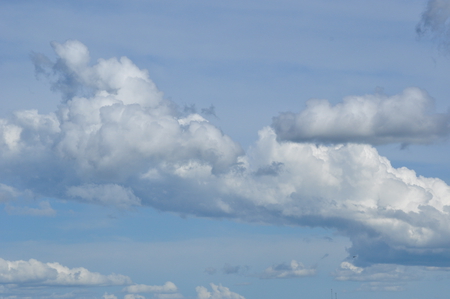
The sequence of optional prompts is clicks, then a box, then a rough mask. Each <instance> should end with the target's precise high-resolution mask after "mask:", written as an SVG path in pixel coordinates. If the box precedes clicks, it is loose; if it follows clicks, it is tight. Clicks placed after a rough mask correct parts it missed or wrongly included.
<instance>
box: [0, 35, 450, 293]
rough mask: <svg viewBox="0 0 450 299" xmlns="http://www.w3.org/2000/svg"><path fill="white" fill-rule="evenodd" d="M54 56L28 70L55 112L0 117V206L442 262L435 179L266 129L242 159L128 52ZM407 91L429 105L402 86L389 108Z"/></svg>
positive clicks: (372, 155)
mask: <svg viewBox="0 0 450 299" xmlns="http://www.w3.org/2000/svg"><path fill="white" fill-rule="evenodd" d="M53 47H54V49H55V51H56V53H57V55H58V57H59V58H58V60H57V61H56V62H52V61H50V60H49V59H47V58H46V57H44V56H42V55H39V54H35V56H34V62H35V64H36V70H37V71H38V73H40V74H42V75H44V76H46V77H48V78H49V80H50V81H51V82H52V88H53V89H55V90H58V91H60V92H61V93H62V94H63V102H62V103H61V105H60V106H59V107H58V109H57V110H56V112H55V113H51V114H46V115H43V114H39V113H38V112H37V111H36V110H27V111H18V112H16V113H14V115H13V116H12V117H11V118H9V119H2V120H1V121H0V146H1V156H0V165H1V167H0V183H1V184H2V185H1V186H2V190H4V192H6V193H7V194H6V195H5V196H4V197H3V198H5V199H4V200H7V199H8V198H12V197H13V196H14V195H15V196H19V197H20V196H21V194H25V193H27V192H28V193H32V194H33V196H38V197H39V196H40V197H53V198H57V199H65V200H76V201H81V202H86V203H93V204H100V205H106V206H115V207H117V208H120V209H128V208H132V207H138V206H140V205H146V206H152V207H154V208H156V209H159V210H163V211H173V212H178V213H180V214H190V215H194V216H199V217H210V218H228V219H238V220H243V221H248V222H259V223H268V224H289V225H300V226H311V227H314V226H319V227H327V228H333V229H336V230H338V231H340V232H341V233H342V234H344V235H346V236H348V237H349V238H350V240H351V241H352V243H353V246H352V247H351V248H349V249H348V251H349V253H350V255H358V259H357V260H355V261H354V263H355V266H364V265H367V264H371V263H397V264H404V265H427V266H448V263H447V264H445V262H443V261H448V260H449V259H448V257H449V256H450V242H448V241H447V240H450V238H449V237H450V225H449V220H448V219H449V217H448V211H449V205H450V189H449V186H448V185H447V184H446V183H445V182H443V181H442V180H440V179H438V178H425V177H421V176H417V175H416V174H415V172H414V171H412V170H410V169H407V168H394V167H392V166H391V164H390V162H389V160H388V159H386V158H385V157H382V156H380V155H379V154H378V152H377V150H376V149H375V148H374V147H372V146H371V145H369V144H355V143H345V144H337V145H328V146H327V145H320V144H317V145H316V144H313V143H298V142H292V141H280V136H279V135H277V131H276V129H273V128H271V127H265V128H263V129H261V130H260V131H259V139H258V140H257V141H256V142H255V144H254V145H253V146H252V147H251V148H250V149H249V150H248V151H247V152H244V151H243V150H242V148H241V147H240V146H239V144H237V143H236V142H234V141H233V140H232V139H231V138H230V137H229V136H227V135H224V134H223V133H222V132H221V131H220V130H219V129H218V128H216V127H214V126H213V125H212V124H210V123H209V122H208V121H207V120H206V119H205V118H203V117H201V116H200V115H198V114H195V113H186V112H185V113H183V112H181V111H180V110H179V109H178V108H177V106H176V105H175V104H174V103H173V102H171V101H169V100H167V99H164V97H163V94H162V93H161V92H160V91H159V90H158V89H157V88H156V86H155V84H154V83H153V82H152V81H151V80H150V79H149V77H148V74H147V72H146V71H144V70H140V69H138V68H137V67H136V66H135V65H134V64H133V63H132V62H131V61H130V60H129V59H127V58H126V57H122V58H120V59H116V58H112V59H109V60H104V59H100V60H99V61H98V62H97V63H96V64H94V65H90V64H89V51H88V49H87V47H86V46H84V45H83V44H82V43H80V42H78V41H74V40H70V41H67V42H65V43H63V44H58V43H53ZM410 92H413V93H415V94H416V95H419V96H424V97H425V96H426V95H425V94H424V93H423V92H421V91H420V90H418V89H408V90H407V91H405V93H404V94H402V95H398V96H395V97H393V98H389V99H387V100H392V99H394V98H396V97H397V98H402V97H403V96H404V95H405V94H408V93H410ZM425 104H426V103H425ZM424 107H428V106H427V105H424ZM418 109H419V108H418ZM344 110H345V109H344ZM344 110H343V111H344ZM402 111H409V110H408V109H399V110H398V113H401V112H402ZM415 111H416V110H415ZM416 112H418V113H420V112H421V110H420V109H419V110H417V111H416ZM335 113H336V115H338V114H339V113H340V112H339V111H338V112H335ZM424 115H425V114H424ZM406 116H408V115H406ZM439 117H440V116H439ZM439 117H438V118H439ZM432 119H434V116H432ZM439 119H440V118H439ZM401 134H402V133H401V132H400V133H399V135H401ZM400 137H401V136H400ZM400 137H399V138H400ZM13 178H14V179H13ZM7 191H8V192H7ZM28 193H27V194H28ZM435 249H436V250H435ZM437 249H439V250H437ZM438 261H439V262H438ZM202 292H203V291H202Z"/></svg>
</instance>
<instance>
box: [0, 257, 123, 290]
mask: <svg viewBox="0 0 450 299" xmlns="http://www.w3.org/2000/svg"><path fill="white" fill-rule="evenodd" d="M0 283H1V284H19V285H28V286H42V285H57V286H110V285H127V284H131V279H130V278H129V277H127V276H124V275H119V274H110V275H107V276H106V275H102V274H100V273H96V272H90V271H89V270H87V269H85V268H73V269H70V268H68V267H65V266H63V265H61V264H59V263H42V262H40V261H37V260H34V259H30V260H29V261H22V260H19V261H7V260H4V259H1V258H0Z"/></svg>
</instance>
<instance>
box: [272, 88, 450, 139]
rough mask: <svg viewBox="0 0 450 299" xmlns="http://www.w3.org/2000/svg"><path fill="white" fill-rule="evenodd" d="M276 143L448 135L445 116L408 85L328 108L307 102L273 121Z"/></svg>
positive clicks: (449, 120) (319, 102)
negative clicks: (396, 91) (394, 92)
mask: <svg viewBox="0 0 450 299" xmlns="http://www.w3.org/2000/svg"><path fill="white" fill-rule="evenodd" d="M272 126H273V128H274V129H275V132H276V133H277V137H278V139H279V140H281V141H294V142H314V143H323V144H339V143H366V144H373V145H378V144H388V143H401V144H425V143H432V142H434V141H437V140H439V139H442V138H445V137H447V136H448V134H449V133H450V114H449V113H445V114H443V113H436V112H434V101H433V99H432V98H431V97H430V96H429V95H428V94H427V93H426V92H425V91H423V90H420V89H418V88H408V89H405V90H404V91H403V93H401V94H399V95H395V96H391V97H388V96H385V95H381V94H375V95H365V96H353V97H347V98H345V99H344V101H343V102H342V103H339V104H337V105H334V106H332V105H331V104H330V102H328V101H327V100H309V101H308V102H307V103H306V108H305V109H304V110H302V111H301V112H299V113H292V112H286V113H281V114H280V115H279V116H277V117H275V118H274V119H273V123H272Z"/></svg>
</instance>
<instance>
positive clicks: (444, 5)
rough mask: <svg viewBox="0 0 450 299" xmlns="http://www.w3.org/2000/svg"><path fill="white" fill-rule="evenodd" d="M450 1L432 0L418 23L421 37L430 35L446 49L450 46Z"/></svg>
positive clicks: (417, 29)
mask: <svg viewBox="0 0 450 299" xmlns="http://www.w3.org/2000/svg"><path fill="white" fill-rule="evenodd" d="M449 18H450V1H448V0H430V1H428V4H427V8H426V9H425V11H424V12H423V13H422V19H421V21H420V22H419V24H417V27H416V32H417V34H418V35H419V37H423V36H430V37H431V38H432V39H433V40H435V41H436V42H437V43H438V44H439V45H440V46H441V47H443V48H444V49H445V50H449V46H450V24H449Z"/></svg>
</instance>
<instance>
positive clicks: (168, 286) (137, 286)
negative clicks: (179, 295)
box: [123, 281, 178, 293]
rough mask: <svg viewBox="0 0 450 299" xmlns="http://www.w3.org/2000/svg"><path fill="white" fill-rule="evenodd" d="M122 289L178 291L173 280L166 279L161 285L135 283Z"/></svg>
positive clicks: (149, 291) (137, 291)
mask: <svg viewBox="0 0 450 299" xmlns="http://www.w3.org/2000/svg"><path fill="white" fill-rule="evenodd" d="M123 290H124V292H128V293H175V292H177V291H178V288H177V286H176V285H175V284H174V283H173V282H171V281H168V282H166V283H165V284H164V285H162V286H150V285H145V284H135V285H130V286H128V287H126V288H124V289H123Z"/></svg>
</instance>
